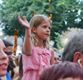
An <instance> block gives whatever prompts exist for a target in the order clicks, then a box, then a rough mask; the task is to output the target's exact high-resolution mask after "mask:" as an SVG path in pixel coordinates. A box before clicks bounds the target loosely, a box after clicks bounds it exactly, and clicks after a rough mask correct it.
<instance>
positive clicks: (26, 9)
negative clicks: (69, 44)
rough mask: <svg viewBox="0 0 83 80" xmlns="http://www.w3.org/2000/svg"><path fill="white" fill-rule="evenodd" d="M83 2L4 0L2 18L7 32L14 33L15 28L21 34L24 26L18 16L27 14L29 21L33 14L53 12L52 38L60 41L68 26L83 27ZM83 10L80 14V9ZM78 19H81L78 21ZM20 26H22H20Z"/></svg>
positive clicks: (70, 0) (1, 7)
mask: <svg viewBox="0 0 83 80" xmlns="http://www.w3.org/2000/svg"><path fill="white" fill-rule="evenodd" d="M82 5H83V3H82V2H81V3H79V2H77V0H50V2H49V0H3V3H2V4H1V5H0V20H1V22H2V23H3V25H2V26H1V27H4V29H3V31H4V32H5V34H8V35H14V32H15V29H17V30H18V32H19V36H23V35H24V28H23V27H21V25H20V24H19V23H18V20H17V16H18V15H21V16H26V17H27V19H28V21H29V20H30V19H31V17H32V16H33V14H47V15H50V14H52V26H53V28H52V33H51V39H52V40H53V41H55V45H54V46H57V42H59V40H58V39H59V35H56V33H58V34H61V33H62V31H66V30H67V29H68V27H79V28H82V27H83V17H82V16H83V6H82ZM79 10H81V12H80V14H79V15H78V11H79ZM76 19H80V21H79V22H78V21H77V22H76ZM19 26H20V27H19Z"/></svg>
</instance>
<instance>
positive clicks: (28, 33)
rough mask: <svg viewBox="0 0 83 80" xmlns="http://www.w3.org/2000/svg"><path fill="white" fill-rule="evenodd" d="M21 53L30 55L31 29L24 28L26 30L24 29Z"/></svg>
mask: <svg viewBox="0 0 83 80" xmlns="http://www.w3.org/2000/svg"><path fill="white" fill-rule="evenodd" d="M23 53H24V54H25V55H27V56H29V55H31V53H32V42H31V29H26V31H25V39H24V44H23Z"/></svg>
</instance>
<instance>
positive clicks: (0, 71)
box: [0, 39, 11, 80]
mask: <svg viewBox="0 0 83 80" xmlns="http://www.w3.org/2000/svg"><path fill="white" fill-rule="evenodd" d="M5 48H6V46H5V45H4V42H3V41H2V40H1V39H0V80H11V77H10V74H9V73H8V72H7V67H8V62H9V59H8V56H7V54H6V52H5V51H4V49H5Z"/></svg>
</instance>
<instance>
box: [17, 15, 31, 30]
mask: <svg viewBox="0 0 83 80" xmlns="http://www.w3.org/2000/svg"><path fill="white" fill-rule="evenodd" d="M18 21H19V23H20V24H22V25H23V26H25V27H26V28H28V29H29V28H30V24H29V22H28V21H27V19H26V17H25V16H23V17H22V18H21V17H20V16H18Z"/></svg>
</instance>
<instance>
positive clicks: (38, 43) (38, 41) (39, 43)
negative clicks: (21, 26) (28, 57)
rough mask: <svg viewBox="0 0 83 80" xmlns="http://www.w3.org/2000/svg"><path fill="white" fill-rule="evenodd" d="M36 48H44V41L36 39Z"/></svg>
mask: <svg viewBox="0 0 83 80" xmlns="http://www.w3.org/2000/svg"><path fill="white" fill-rule="evenodd" d="M36 46H37V47H40V48H45V45H44V41H43V40H41V39H37V44H36Z"/></svg>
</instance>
